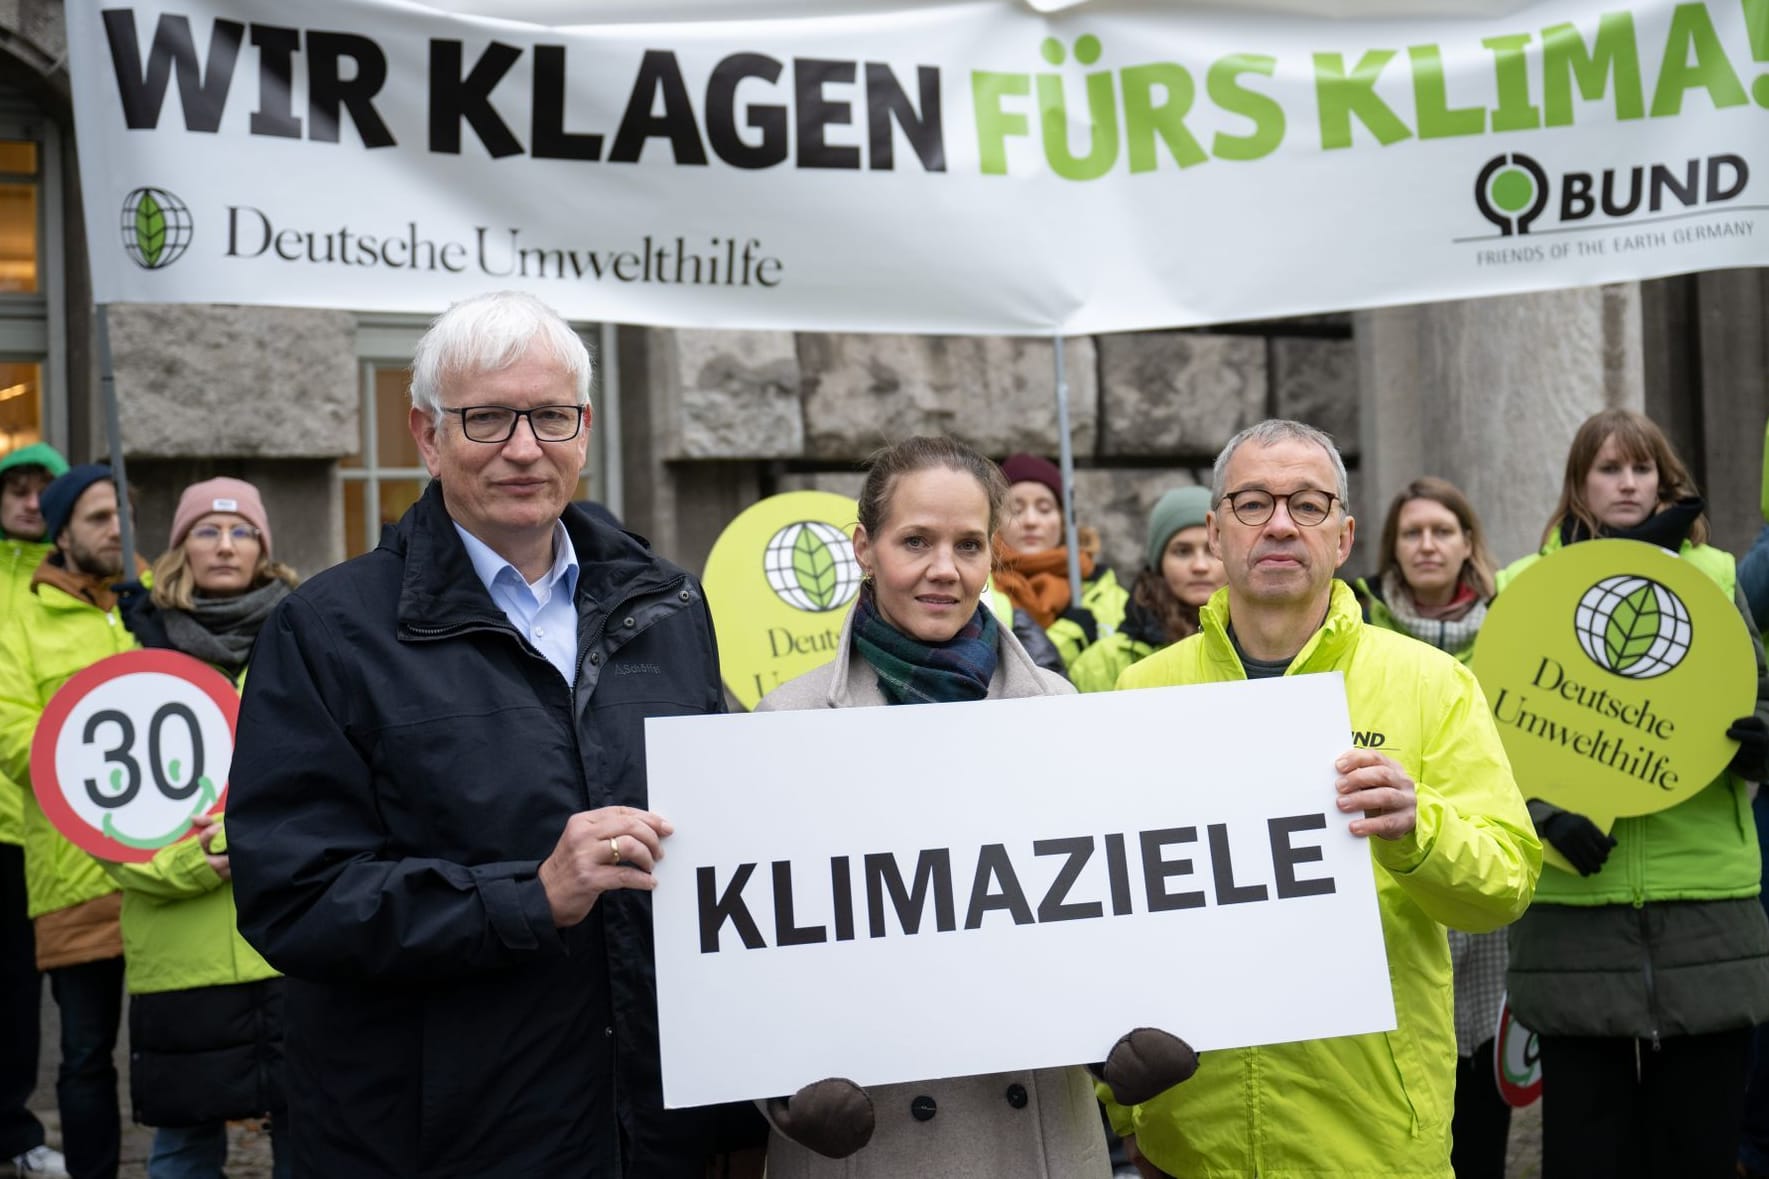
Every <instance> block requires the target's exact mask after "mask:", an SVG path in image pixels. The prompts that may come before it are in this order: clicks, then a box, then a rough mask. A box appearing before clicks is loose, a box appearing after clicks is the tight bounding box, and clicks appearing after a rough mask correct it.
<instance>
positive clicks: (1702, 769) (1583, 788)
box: [1474, 540, 1757, 871]
mask: <svg viewBox="0 0 1769 1179" xmlns="http://www.w3.org/2000/svg"><path fill="white" fill-rule="evenodd" d="M1698 561H1699V558H1698V559H1685V558H1681V557H1678V556H1676V555H1675V554H1673V553H1670V552H1667V551H1666V550H1664V549H1661V548H1659V547H1657V546H1656V545H1650V544H1644V543H1641V542H1639V541H1632V540H1591V541H1584V542H1582V543H1579V544H1574V545H1568V546H1566V547H1565V548H1561V549H1557V550H1555V551H1554V552H1552V553H1549V554H1548V555H1547V556H1544V557H1541V558H1540V559H1536V560H1533V561H1531V562H1530V563H1528V564H1527V565H1526V566H1524V567H1523V568H1521V569H1520V570H1519V571H1518V572H1517V573H1516V574H1515V576H1512V577H1510V578H1504V577H1502V578H1501V582H1502V589H1501V591H1500V593H1499V595H1498V597H1496V598H1494V599H1493V602H1492V605H1491V607H1490V608H1489V609H1488V611H1487V616H1486V621H1485V622H1484V623H1483V624H1482V625H1481V628H1480V638H1479V639H1478V641H1477V642H1476V643H1475V645H1474V674H1475V675H1476V676H1477V677H1478V678H1479V679H1480V685H1481V688H1482V689H1483V691H1484V692H1485V695H1486V701H1487V705H1488V707H1490V708H1491V709H1492V714H1493V720H1494V721H1495V722H1496V723H1497V725H1498V730H1499V736H1500V738H1501V739H1502V740H1503V741H1504V744H1505V752H1506V753H1507V754H1508V755H1509V757H1510V760H1511V768H1512V771H1513V772H1514V773H1515V774H1516V777H1517V784H1518V786H1519V787H1520V788H1521V789H1522V791H1523V794H1524V796H1525V797H1526V798H1541V799H1545V800H1547V801H1548V802H1551V803H1553V804H1555V805H1556V806H1560V807H1564V808H1566V809H1567V810H1571V811H1577V812H1579V813H1580V814H1583V815H1585V816H1587V817H1588V818H1590V819H1591V821H1592V822H1594V823H1596V824H1597V826H1598V827H1600V828H1602V829H1603V830H1605V831H1607V830H1608V829H1609V828H1610V827H1611V826H1613V825H1614V822H1615V820H1616V819H1618V818H1622V817H1625V816H1629V815H1644V814H1650V813H1652V812H1654V811H1659V810H1663V809H1665V808H1666V807H1669V806H1674V805H1675V804H1677V803H1679V802H1682V801H1683V800H1684V799H1686V798H1689V797H1690V796H1692V795H1694V794H1695V793H1696V792H1698V791H1700V790H1701V789H1703V788H1704V787H1706V786H1707V785H1708V783H1709V782H1711V781H1713V780H1714V778H1715V777H1716V776H1717V775H1718V774H1719V773H1720V772H1721V771H1722V770H1724V769H1725V768H1726V766H1727V763H1729V762H1730V761H1731V760H1732V755H1733V754H1734V753H1735V752H1736V751H1737V748H1738V743H1737V742H1735V741H1733V740H1732V739H1731V738H1729V737H1727V736H1726V729H1727V727H1728V726H1729V725H1731V723H1732V722H1733V721H1734V720H1735V719H1737V718H1738V717H1741V716H1745V715H1747V714H1749V713H1750V712H1751V710H1752V709H1753V708H1754V707H1755V706H1756V698H1757V669H1756V656H1755V655H1754V653H1753V651H1752V648H1751V640H1750V633H1749V632H1748V631H1747V630H1746V629H1745V624H1744V619H1743V618H1742V617H1740V615H1739V613H1738V608H1737V607H1736V606H1735V605H1734V604H1733V602H1732V600H1731V599H1730V598H1729V597H1728V596H1727V595H1726V593H1725V592H1724V591H1723V590H1721V588H1720V586H1719V585H1718V584H1717V583H1716V582H1715V581H1714V579H1713V578H1711V577H1709V576H1708V575H1707V574H1706V573H1704V572H1703V571H1702V569H1701V566H1700V564H1699V563H1698ZM1543 852H1544V858H1545V859H1546V861H1547V862H1548V863H1550V864H1553V865H1555V866H1556V867H1559V868H1562V869H1563V870H1568V871H1570V870H1571V869H1570V866H1569V865H1568V864H1567V863H1566V862H1565V860H1564V859H1562V858H1561V857H1560V855H1559V853H1558V852H1556V851H1554V849H1553V848H1552V847H1545V848H1544V849H1543Z"/></svg>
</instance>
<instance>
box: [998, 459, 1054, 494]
mask: <svg viewBox="0 0 1769 1179" xmlns="http://www.w3.org/2000/svg"><path fill="white" fill-rule="evenodd" d="M1001 473H1002V474H1003V475H1005V476H1006V477H1007V483H1008V486H1009V487H1011V486H1013V485H1014V484H1015V483H1042V484H1043V485H1044V486H1046V487H1048V488H1050V493H1051V494H1052V495H1054V496H1056V502H1057V503H1059V504H1060V503H1062V502H1063V473H1062V472H1061V471H1059V470H1057V465H1056V464H1055V463H1053V462H1051V461H1050V460H1049V459H1047V458H1039V457H1038V456H1037V455H1035V454H1013V455H1009V456H1008V457H1007V458H1005V459H1003V460H1001Z"/></svg>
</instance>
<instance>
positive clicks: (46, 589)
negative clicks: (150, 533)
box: [0, 463, 135, 1175]
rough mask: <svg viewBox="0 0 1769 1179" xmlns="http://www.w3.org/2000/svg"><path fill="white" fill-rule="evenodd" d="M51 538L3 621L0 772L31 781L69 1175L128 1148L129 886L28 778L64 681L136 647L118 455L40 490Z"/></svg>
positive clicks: (27, 819)
mask: <svg viewBox="0 0 1769 1179" xmlns="http://www.w3.org/2000/svg"><path fill="white" fill-rule="evenodd" d="M39 502H40V504H41V509H42V514H43V521H44V535H45V536H47V537H49V538H50V539H51V540H52V541H53V542H54V550H53V551H52V552H51V553H50V554H49V556H47V557H45V558H44V559H43V562H42V564H40V565H38V566H37V569H36V571H35V572H34V573H33V574H32V575H31V586H30V594H29V597H28V598H27V599H25V600H23V601H21V603H20V606H19V609H18V611H17V612H16V613H15V614H14V615H13V616H12V617H10V618H8V619H6V621H5V623H4V624H3V625H0V775H4V776H5V777H7V778H9V779H11V780H12V781H14V782H17V783H18V784H19V785H21V786H22V787H24V791H25V793H24V835H25V889H26V894H27V896H28V898H29V901H30V913H31V920H32V922H33V927H32V934H33V936H34V938H35V940H36V947H37V966H38V968H39V969H41V970H42V971H43V973H45V974H47V975H48V976H49V989H50V991H51V993H52V994H54V996H55V1003H56V1007H57V1009H58V1011H59V1013H60V1017H61V1065H60V1067H59V1069H58V1070H57V1073H56V1081H55V1098H56V1105H57V1107H58V1108H59V1109H60V1112H61V1133H62V1146H63V1149H64V1151H65V1152H66V1155H67V1169H68V1173H69V1174H72V1175H115V1174H116V1173H117V1163H118V1158H119V1156H120V1152H121V1149H122V1128H121V1121H120V1113H119V1109H118V1102H117V1068H116V1045H117V1030H118V1025H119V1023H120V1021H121V1018H122V1007H123V938H122V933H121V931H120V929H119V927H118V923H117V918H118V913H119V912H120V911H121V908H122V897H121V896H120V894H119V893H118V891H117V886H116V885H115V884H113V883H112V882H111V881H110V879H109V878H108V877H106V876H105V874H104V872H103V870H102V869H100V868H99V866H98V863H97V861H95V860H94V859H93V858H92V857H91V856H89V855H87V854H86V853H85V852H83V851H81V850H80V849H79V848H77V847H75V846H74V845H73V843H71V842H70V841H69V840H68V839H67V838H66V837H65V836H63V835H62V834H61V832H59V831H58V830H56V828H55V826H54V824H52V823H51V822H50V821H49V819H48V817H47V816H46V815H45V814H44V812H43V807H42V805H41V803H40V799H39V797H38V793H37V792H38V791H41V790H53V789H56V788H57V787H56V785H55V784H54V783H39V782H33V781H32V779H31V772H30V761H31V741H32V738H33V737H34V735H35V733H36V729H37V723H38V721H39V720H40V719H41V718H42V716H43V710H44V709H45V708H46V707H48V705H49V701H50V700H51V698H53V697H54V695H55V693H56V692H57V691H58V690H60V688H61V687H62V685H63V684H65V683H67V681H68V680H70V679H72V678H73V677H74V676H75V675H76V674H78V673H79V672H81V671H84V670H85V669H86V668H88V667H90V666H91V665H92V664H94V663H97V662H99V661H100V660H101V659H104V658H106V657H107V656H110V655H116V654H118V653H120V652H123V651H127V650H130V649H131V648H133V647H134V646H135V640H134V638H132V637H131V636H130V634H129V631H128V630H127V628H125V627H124V626H123V621H122V617H121V614H120V612H119V610H118V608H117V599H116V585H117V582H118V581H119V580H120V579H121V578H122V576H123V570H124V568H125V565H124V558H123V545H122V535H121V531H122V529H121V524H122V521H121V517H120V515H119V513H118V510H117V488H116V485H115V484H114V483H113V482H112V481H111V472H110V468H109V467H106V466H102V465H99V464H94V463H87V464H83V465H81V466H77V467H74V468H72V469H71V470H69V471H68V472H67V473H65V474H63V475H61V476H59V477H57V478H56V480H55V481H54V482H53V483H51V484H49V486H47V487H45V488H44V489H43V492H42V494H41V495H40V496H39Z"/></svg>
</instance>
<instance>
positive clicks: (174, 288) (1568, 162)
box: [67, 0, 1769, 334]
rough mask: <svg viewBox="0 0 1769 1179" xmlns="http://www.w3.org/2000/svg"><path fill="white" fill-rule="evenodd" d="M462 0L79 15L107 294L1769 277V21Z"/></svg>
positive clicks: (903, 327)
mask: <svg viewBox="0 0 1769 1179" xmlns="http://www.w3.org/2000/svg"><path fill="white" fill-rule="evenodd" d="M447 7H448V8H450V9H454V10H455V11H444V10H443V6H442V5H436V6H426V5H422V4H417V3H412V2H410V0H308V2H307V3H303V4H301V5H299V6H293V7H291V6H290V5H287V4H284V3H281V2H279V0H138V2H135V3H111V4H108V5H106V6H103V7H101V5H100V4H98V3H97V2H96V0H69V2H68V5H67V19H68V34H69V55H70V58H71V75H72V83H73V92H74V109H75V116H76V124H77V130H78V145H79V158H80V171H81V187H82V190H83V197H84V201H85V213H86V223H87V226H88V229H89V231H90V232H91V234H92V235H93V238H92V246H91V262H92V278H93V295H94V298H95V299H96V300H97V301H99V302H101V303H108V302H142V301H147V302H189V301H207V302H225V303H273V304H288V305H300V306H323V307H346V308H355V309H361V310H385V311H434V310H436V309H438V308H439V307H441V306H442V305H444V304H446V303H447V302H449V301H451V300H453V299H457V298H460V297H462V296H465V295H468V294H472V293H477V292H479V291H482V290H485V289H487V288H492V287H519V288H523V289H527V290H530V291H533V292H535V293H536V294H538V295H540V296H541V297H542V298H544V299H546V300H547V301H548V302H550V303H552V304H553V305H555V306H557V307H558V308H560V309H561V310H562V311H564V312H565V313H566V314H568V315H570V316H574V317H581V318H586V319H599V320H612V321H621V322H635V323H650V324H660V325H671V326H689V327H692V326H706V327H721V328H790V329H801V330H844V331H847V330H859V331H898V332H934V333H941V332H944V333H1004V334H1050V333H1054V332H1065V333H1091V332H1107V331H1121V330H1131V329H1140V328H1154V327H1165V326H1178V325H1186V324H1196V323H1206V322H1220V321H1224V320H1233V319H1243V318H1249V317H1263V316H1276V315H1290V314H1301V313H1308V312H1321V311H1331V310H1339V309H1346V308H1356V307H1368V306H1377V305H1384V304H1396V303H1414V302H1423V301H1429V300H1441V299H1460V298H1468V297H1472V296H1480V295H1493V294H1502V293H1507V292H1515V291H1529V290H1542V289H1548V288H1554V287H1565V286H1577V285H1581V284H1588V283H1600V282H1614V281H1621V280H1631V279H1640V278H1647V277H1652V276H1657V275H1665V274H1673V273H1679V272H1684V271H1692V270H1701V269H1710V268H1717V267H1735V266H1752V265H1766V264H1769V193H1766V191H1765V187H1764V186H1765V184H1769V116H1766V114H1765V110H1764V108H1765V107H1769V0H1707V2H1705V3H1673V2H1672V0H1632V2H1629V0H1535V2H1523V3H1514V4H1507V5H1502V6H1498V7H1501V8H1503V9H1504V11H1502V12H1496V13H1495V12H1488V11H1480V10H1477V11H1475V12H1473V13H1467V12H1466V11H1464V12H1462V13H1460V14H1456V15H1450V14H1446V13H1445V11H1444V6H1443V5H1441V4H1439V3H1437V2H1436V0H1416V2H1408V0H1395V2H1394V3H1390V4H1386V5H1383V6H1382V7H1383V8H1384V10H1385V14H1384V15H1380V16H1371V17H1367V18H1360V19H1341V20H1335V19H1332V18H1330V17H1323V16H1313V15H1308V14H1306V13H1301V12H1290V11H1271V10H1270V9H1269V7H1268V8H1267V9H1265V10H1251V11H1249V10H1242V9H1238V8H1237V7H1235V6H1234V5H1231V4H1228V3H1222V4H1217V5H1210V4H1174V5H1170V6H1155V5H1148V4H1142V3H1131V2H1129V0H1113V2H1105V3H1096V4H1086V5H1081V6H1078V7H1075V8H1071V9H1068V10H1066V11H1062V12H1056V13H1039V12H1036V11H1033V10H1032V9H1031V8H1030V7H1027V6H1025V5H1022V4H1018V3H1010V2H1008V0H975V2H970V3H951V4H902V3H884V2H882V0H880V2H877V3H863V2H854V0H850V2H848V3H844V4H841V5H839V6H837V7H835V8H834V9H832V10H830V11H816V10H815V9H814V6H805V10H804V11H802V12H799V11H787V12H783V11H771V12H769V13H768V14H767V15H766V16H765V17H758V16H755V15H754V14H753V13H752V12H750V11H747V10H746V9H745V8H744V6H742V5H738V4H735V3H731V4H712V3H707V2H706V0H674V2H670V0H660V2H659V3H657V4H654V5H650V6H647V8H646V10H645V14H644V15H642V16H638V17H635V14H634V12H633V11H632V8H631V6H630V5H616V6H611V7H610V8H608V9H607V10H606V11H603V10H600V9H599V8H598V6H597V5H594V4H583V5H573V6H569V9H567V8H566V6H556V8H557V10H558V11H559V12H561V13H562V14H563V13H565V12H566V11H569V12H570V14H571V15H569V16H565V15H561V18H560V20H561V23H557V24H541V23H525V22H522V21H518V20H514V19H508V18H506V17H505V16H504V15H503V9H502V8H501V7H500V6H498V5H494V4H491V3H488V2H481V3H473V2H461V3H455V4H450V5H448V6H447ZM1464 7H1466V6H1464ZM1487 7H1488V8H1490V7H1492V6H1487ZM460 10H469V11H460ZM599 12H601V15H599ZM564 22H570V23H564Z"/></svg>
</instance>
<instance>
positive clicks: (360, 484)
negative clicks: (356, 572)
mask: <svg viewBox="0 0 1769 1179" xmlns="http://www.w3.org/2000/svg"><path fill="white" fill-rule="evenodd" d="M369 488H370V484H368V483H366V482H364V481H363V480H361V479H346V480H344V555H345V556H346V557H357V556H361V555H362V554H363V553H366V552H368V551H369V542H368V535H369V534H368V529H367V527H366V526H365V525H364V524H363V517H362V505H363V502H364V501H365V500H366V499H367V498H368V494H369ZM378 541H379V538H377V543H378Z"/></svg>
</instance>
